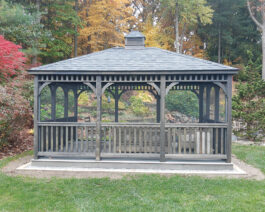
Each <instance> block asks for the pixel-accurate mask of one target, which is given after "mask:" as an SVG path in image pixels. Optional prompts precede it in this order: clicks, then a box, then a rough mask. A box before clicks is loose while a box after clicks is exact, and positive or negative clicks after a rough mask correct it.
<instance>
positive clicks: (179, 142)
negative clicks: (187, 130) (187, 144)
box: [178, 128, 182, 154]
mask: <svg viewBox="0 0 265 212" xmlns="http://www.w3.org/2000/svg"><path fill="white" fill-rule="evenodd" d="M181 131H182V130H181V128H178V152H179V154H181V148H182V147H181V145H182V144H181V134H182V132H181Z"/></svg>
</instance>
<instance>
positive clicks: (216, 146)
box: [215, 128, 219, 154]
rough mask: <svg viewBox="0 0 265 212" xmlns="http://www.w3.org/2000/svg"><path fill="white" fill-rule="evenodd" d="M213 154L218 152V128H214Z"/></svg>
mask: <svg viewBox="0 0 265 212" xmlns="http://www.w3.org/2000/svg"><path fill="white" fill-rule="evenodd" d="M215 132H216V133H215V154H218V143H219V142H218V140H219V129H218V128H216V129H215Z"/></svg>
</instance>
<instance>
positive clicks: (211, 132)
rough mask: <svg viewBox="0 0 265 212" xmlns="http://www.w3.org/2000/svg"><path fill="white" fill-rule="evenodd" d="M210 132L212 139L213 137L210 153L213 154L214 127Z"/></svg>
mask: <svg viewBox="0 0 265 212" xmlns="http://www.w3.org/2000/svg"><path fill="white" fill-rule="evenodd" d="M210 134H211V135H210V136H211V138H210V139H211V140H210V146H211V147H210V154H213V140H214V139H213V128H211V129H210Z"/></svg>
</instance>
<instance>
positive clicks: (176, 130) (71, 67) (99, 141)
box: [29, 31, 238, 163]
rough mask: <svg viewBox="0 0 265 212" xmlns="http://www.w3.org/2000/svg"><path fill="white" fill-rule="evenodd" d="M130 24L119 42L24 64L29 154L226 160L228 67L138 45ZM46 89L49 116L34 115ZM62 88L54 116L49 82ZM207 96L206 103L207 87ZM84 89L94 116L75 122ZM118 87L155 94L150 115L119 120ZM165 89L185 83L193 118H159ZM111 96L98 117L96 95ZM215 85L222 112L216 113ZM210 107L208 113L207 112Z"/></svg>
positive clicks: (228, 147) (228, 142) (229, 94)
mask: <svg viewBox="0 0 265 212" xmlns="http://www.w3.org/2000/svg"><path fill="white" fill-rule="evenodd" d="M144 41H145V37H144V36H143V35H142V34H141V33H140V32H137V31H133V32H131V33H129V34H128V35H127V36H125V47H114V48H111V49H107V50H103V51H100V52H96V53H92V54H87V55H84V56H80V57H76V58H72V59H68V60H64V61H60V62H56V63H52V64H49V65H44V66H40V67H36V68H33V69H31V70H29V72H30V74H33V75H34V76H35V79H34V156H35V159H39V158H48V159H50V158H60V159H67V160H69V159H90V160H91V159H92V160H93V159H94V160H96V161H99V160H104V159H107V158H108V159H114V158H115V159H120V160H125V159H126V160H128V159H130V160H137V159H138V160H139V159H141V160H146V159H152V160H157V161H160V162H164V161H169V160H182V159H191V160H193V159H200V160H226V161H227V162H228V163H230V162H231V135H232V126H231V97H232V76H233V75H234V74H236V73H237V71H238V70H237V69H236V68H232V67H228V66H225V65H222V64H218V63H214V62H210V61H206V60H202V59H198V58H195V57H192V56H187V55H184V54H177V53H174V52H170V51H166V50H162V49H159V48H152V47H150V48H149V47H148V48H147V47H145V46H144ZM46 86H48V87H49V88H50V91H51V119H50V120H45V121H41V120H40V95H41V92H42V90H43V89H44V88H45V87H46ZM58 87H61V88H62V89H63V91H64V118H60V119H58V118H56V89H57V88H58ZM212 89H214V99H215V100H214V103H213V105H212V106H211V104H212V103H211V102H210V99H211V90H212ZM69 90H71V91H73V92H74V99H75V107H74V115H73V116H69V115H68V92H69ZM86 90H90V91H92V92H93V93H94V94H95V97H96V99H97V112H96V117H97V118H96V121H95V122H78V120H77V116H78V104H77V102H78V96H79V95H80V93H82V92H83V91H86ZM126 90H147V91H150V92H151V93H152V94H153V95H154V96H155V98H156V100H157V106H156V110H157V116H156V123H131V122H130V123H127V122H126V123H124V122H119V117H118V104H119V98H120V96H121V93H122V92H124V91H126ZM170 90H190V91H192V92H194V93H195V94H196V95H197V97H198V101H199V120H198V123H166V122H165V97H166V95H167V94H168V92H169V91H170ZM105 91H108V92H109V93H111V94H112V95H113V98H114V99H115V122H102V121H101V111H102V110H101V109H102V108H101V107H102V95H103V94H104V92H105ZM220 92H223V93H224V94H225V107H226V112H225V119H224V120H222V121H221V119H220V117H219V101H220V97H219V94H220ZM210 107H213V108H214V109H213V111H214V113H213V115H210Z"/></svg>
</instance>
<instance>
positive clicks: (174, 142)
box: [173, 128, 176, 154]
mask: <svg viewBox="0 0 265 212" xmlns="http://www.w3.org/2000/svg"><path fill="white" fill-rule="evenodd" d="M173 154H176V128H173Z"/></svg>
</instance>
